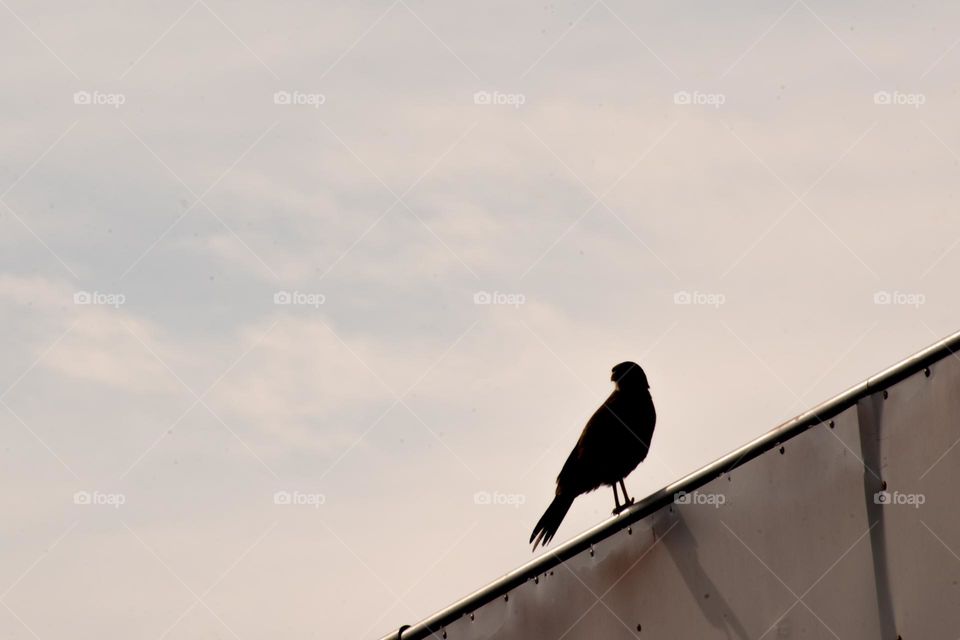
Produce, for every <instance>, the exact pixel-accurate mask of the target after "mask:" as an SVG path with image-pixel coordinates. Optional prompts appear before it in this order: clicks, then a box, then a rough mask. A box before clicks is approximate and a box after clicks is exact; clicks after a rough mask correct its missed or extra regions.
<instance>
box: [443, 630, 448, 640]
mask: <svg viewBox="0 0 960 640" xmlns="http://www.w3.org/2000/svg"><path fill="white" fill-rule="evenodd" d="M443 637H444V639H446V637H447V630H446V629H444V630H443Z"/></svg>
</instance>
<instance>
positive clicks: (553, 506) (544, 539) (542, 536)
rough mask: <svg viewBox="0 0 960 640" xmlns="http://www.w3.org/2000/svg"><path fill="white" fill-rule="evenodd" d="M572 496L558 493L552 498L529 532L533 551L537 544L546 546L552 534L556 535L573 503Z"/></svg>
mask: <svg viewBox="0 0 960 640" xmlns="http://www.w3.org/2000/svg"><path fill="white" fill-rule="evenodd" d="M573 498H574V496H570V495H565V494H559V495H557V497H556V498H554V499H553V502H551V503H550V506H549V507H547V510H546V511H544V512H543V515H542V516H541V517H540V520H539V521H538V522H537V526H535V527H534V528H533V533H531V534H530V542H532V543H533V550H534V551H536V550H537V545H538V544H539V545H542V546H544V547H545V546H547V545H548V544H549V543H550V541H551V540H552V539H553V536H554V535H556V533H557V529H559V528H560V523H561V522H563V517H564V516H565V515H567V511H569V510H570V505H572V504H573Z"/></svg>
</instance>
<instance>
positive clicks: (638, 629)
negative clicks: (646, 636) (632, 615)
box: [637, 624, 640, 633]
mask: <svg viewBox="0 0 960 640" xmlns="http://www.w3.org/2000/svg"><path fill="white" fill-rule="evenodd" d="M637 633H640V625H639V624H637Z"/></svg>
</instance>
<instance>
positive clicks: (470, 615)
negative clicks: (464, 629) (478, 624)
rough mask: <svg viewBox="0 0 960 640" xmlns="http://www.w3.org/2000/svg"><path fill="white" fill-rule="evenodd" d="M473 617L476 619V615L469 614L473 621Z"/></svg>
mask: <svg viewBox="0 0 960 640" xmlns="http://www.w3.org/2000/svg"><path fill="white" fill-rule="evenodd" d="M475 619H476V617H475V616H474V615H473V614H472V613H471V614H470V620H471V621H473V620H475Z"/></svg>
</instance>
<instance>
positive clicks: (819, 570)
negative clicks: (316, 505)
mask: <svg viewBox="0 0 960 640" xmlns="http://www.w3.org/2000/svg"><path fill="white" fill-rule="evenodd" d="M958 347H960V334H954V335H953V336H950V337H949V338H947V339H945V340H943V341H940V342H939V343H937V344H935V345H933V346H931V347H930V348H928V349H926V350H924V351H922V352H920V353H918V354H917V355H915V356H913V357H911V358H908V359H907V360H905V361H904V362H902V363H900V364H899V365H896V366H894V367H891V368H890V369H888V370H887V371H884V372H882V373H881V374H879V375H877V376H874V377H872V378H870V379H869V380H867V381H865V382H863V383H861V384H859V385H857V386H855V387H853V388H851V389H849V390H848V391H846V392H844V393H842V394H840V395H839V396H837V397H836V398H834V399H832V400H830V401H828V402H825V403H823V404H821V405H819V406H818V407H815V408H814V409H813V410H811V411H808V412H806V413H804V414H802V415H800V416H797V417H796V418H794V419H793V420H790V421H788V422H786V423H784V424H783V425H780V426H779V427H777V428H776V429H774V430H772V431H771V432H769V433H768V434H767V435H765V436H763V437H762V438H759V439H757V440H756V441H754V442H752V443H750V444H748V445H746V446H745V447H742V448H740V449H738V450H737V451H734V452H733V453H731V454H729V455H728V456H725V457H724V458H722V459H721V460H718V461H717V462H715V463H713V464H711V465H709V466H708V467H706V468H704V469H702V470H701V471H698V472H697V473H694V474H691V475H690V476H688V477H687V478H684V479H682V480H680V481H679V482H677V483H674V484H672V485H670V486H668V487H665V488H664V489H662V490H661V491H658V492H657V493H655V494H653V495H651V496H649V497H648V498H646V499H644V500H643V501H640V502H639V503H638V504H637V505H635V506H634V507H633V508H631V509H630V510H628V511H626V512H624V513H622V514H621V515H620V516H617V517H614V518H611V519H609V520H608V521H606V522H604V523H603V524H601V525H599V526H597V527H595V528H594V529H592V530H590V531H587V532H586V533H584V534H582V535H581V536H578V537H577V538H575V539H573V540H571V541H569V542H567V543H566V544H564V545H561V546H560V547H558V548H557V549H556V550H555V551H554V552H553V553H551V554H547V555H545V556H542V557H540V558H538V559H536V560H534V561H532V562H530V563H528V564H527V565H525V566H523V567H521V568H520V569H517V570H516V571H513V572H511V573H510V574H507V575H506V576H504V577H503V578H502V579H500V580H498V581H496V582H494V583H492V584H490V585H488V586H487V587H484V588H483V589H481V590H479V591H477V592H476V593H474V594H473V595H471V596H468V597H467V598H464V599H463V600H461V601H459V602H458V603H455V604H454V605H452V606H451V607H448V608H447V609H444V610H443V611H440V612H439V613H437V614H435V615H434V616H431V617H430V618H428V619H427V620H424V621H423V622H421V623H419V624H417V625H415V626H413V627H410V628H408V629H405V630H403V631H402V633H399V634H398V633H394V634H391V635H389V636H387V637H386V638H385V639H384V640H387V638H398V637H400V638H403V639H404V640H411V639H418V638H432V637H435V638H450V639H461V638H463V639H469V640H480V639H487V638H525V639H526V638H550V639H560V638H568V639H571V640H575V639H579V638H637V637H641V638H643V637H651V638H705V639H709V638H725V639H734V638H736V639H741V638H751V639H756V638H761V637H763V638H843V639H844V640H846V639H847V638H851V639H860V638H864V639H866V638H870V639H875V638H890V639H891V640H892V639H893V638H897V637H898V635H899V636H901V637H903V638H939V637H944V638H946V637H957V636H958V635H960V607H957V606H955V605H956V603H957V602H958V601H960V556H958V554H960V499H958V496H957V492H956V491H955V489H954V487H956V486H958V481H960V465H957V464H955V463H954V462H953V460H954V456H951V453H955V454H956V455H960V446H957V448H956V450H955V451H954V450H953V449H951V447H952V446H953V445H955V444H956V443H957V440H958V439H960V422H958V421H960V359H958V358H956V357H953V356H952V352H953V351H955V350H957V349H958ZM681 492H683V493H684V497H683V498H681V499H680V500H675V498H676V497H677V496H678V495H679V494H680V493H681Z"/></svg>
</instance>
